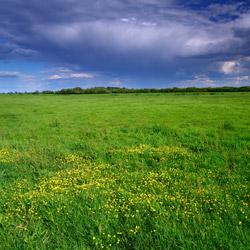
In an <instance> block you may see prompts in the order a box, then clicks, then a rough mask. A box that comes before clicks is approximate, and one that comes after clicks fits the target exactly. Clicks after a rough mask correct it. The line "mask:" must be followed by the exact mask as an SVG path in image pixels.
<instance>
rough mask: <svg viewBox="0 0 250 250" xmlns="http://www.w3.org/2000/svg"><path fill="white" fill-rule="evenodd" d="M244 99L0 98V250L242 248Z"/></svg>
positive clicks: (248, 105) (246, 193) (245, 223)
mask: <svg viewBox="0 0 250 250" xmlns="http://www.w3.org/2000/svg"><path fill="white" fill-rule="evenodd" d="M249 127H250V93H228V94H223V93H221V94H215V95H210V94H203V95H197V94H196V95H193V94H190V95H176V94H161V95H159V94H155V95H153V94H139V95H138V94H137V95H134V94H120V95H69V96H60V95H0V192H1V193H0V194H1V196H0V249H4V250H6V249H25V250H26V249H244V250H245V249H250V207H249V206H250V185H249V184H250V183H249V182H250V153H249V151H250V130H249Z"/></svg>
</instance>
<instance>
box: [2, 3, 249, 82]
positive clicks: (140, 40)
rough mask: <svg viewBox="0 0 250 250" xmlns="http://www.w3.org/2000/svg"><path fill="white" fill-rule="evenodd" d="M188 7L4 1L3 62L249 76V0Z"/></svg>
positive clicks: (177, 75) (170, 74)
mask: <svg viewBox="0 0 250 250" xmlns="http://www.w3.org/2000/svg"><path fill="white" fill-rule="evenodd" d="M184 2H187V1H174V0H170V1H166V0H138V1H132V0H126V1H124V0H123V1H122V0H117V1H114V0H97V1H90V0H84V1H80V0H63V1H62V0H54V1H48V0H43V1H40V0H39V1H38V0H8V1H0V40H1V41H4V42H3V43H1V42H0V59H6V58H7V59H8V58H9V59H13V58H14V59H16V58H18V59H23V60H29V61H32V60H35V61H41V62H48V63H50V64H51V65H56V66H60V67H69V68H70V67H71V65H74V66H76V67H78V69H79V70H87V71H90V72H103V73H107V74H109V73H112V72H116V74H120V75H140V74H149V75H152V76H153V75H155V76H156V77H157V76H161V77H165V76H168V77H172V78H173V79H174V78H176V79H181V78H183V79H184V78H187V77H191V76H192V75H195V74H204V73H205V72H207V74H208V73H209V74H211V75H212V74H218V73H221V74H229V73H230V74H231V73H232V74H233V73H234V72H236V68H237V69H238V71H237V72H238V73H239V71H240V70H241V71H242V72H245V73H247V74H248V73H249V72H246V66H247V65H248V62H249V61H248V60H247V59H244V58H248V57H249V56H250V51H249V48H250V46H249V45H250V36H249V34H250V32H249V31H250V12H249V6H248V4H247V1H240V2H239V1H188V2H189V4H184ZM230 62H231V63H230ZM236 66H237V67H236ZM244 70H245V71H244ZM194 72H195V73H194Z"/></svg>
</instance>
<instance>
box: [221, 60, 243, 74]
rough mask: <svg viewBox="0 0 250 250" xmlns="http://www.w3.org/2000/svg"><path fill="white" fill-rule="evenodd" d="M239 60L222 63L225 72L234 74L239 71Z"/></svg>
mask: <svg viewBox="0 0 250 250" xmlns="http://www.w3.org/2000/svg"><path fill="white" fill-rule="evenodd" d="M239 66H240V64H239V62H237V61H227V62H223V63H221V70H222V72H223V73H224V74H233V73H238V72H239Z"/></svg>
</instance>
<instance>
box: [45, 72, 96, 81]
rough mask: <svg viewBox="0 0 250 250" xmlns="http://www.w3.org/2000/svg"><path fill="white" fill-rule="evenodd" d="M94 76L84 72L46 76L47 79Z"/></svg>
mask: <svg viewBox="0 0 250 250" xmlns="http://www.w3.org/2000/svg"><path fill="white" fill-rule="evenodd" d="M93 77H94V76H93V75H91V74H86V73H71V74H64V75H52V76H50V77H48V80H56V79H69V78H93Z"/></svg>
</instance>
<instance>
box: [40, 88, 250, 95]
mask: <svg viewBox="0 0 250 250" xmlns="http://www.w3.org/2000/svg"><path fill="white" fill-rule="evenodd" d="M249 91H250V86H243V87H217V88H196V87H189V88H177V87H174V88H164V89H155V88H144V89H128V88H119V87H94V88H88V89H82V88H80V87H76V88H69V89H61V90H58V91H43V92H42V93H43V94H61V95H67V94H119V93H187V92H249Z"/></svg>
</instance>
